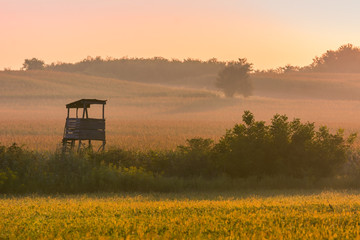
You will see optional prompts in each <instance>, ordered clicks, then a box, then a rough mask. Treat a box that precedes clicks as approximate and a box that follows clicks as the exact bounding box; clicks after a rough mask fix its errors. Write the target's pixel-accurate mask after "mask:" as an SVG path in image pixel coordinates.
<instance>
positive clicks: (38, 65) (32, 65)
mask: <svg viewBox="0 0 360 240" xmlns="http://www.w3.org/2000/svg"><path fill="white" fill-rule="evenodd" d="M44 64H45V62H44V61H43V60H39V59H37V58H33V59H25V61H24V63H23V68H24V69H25V70H41V69H44Z"/></svg>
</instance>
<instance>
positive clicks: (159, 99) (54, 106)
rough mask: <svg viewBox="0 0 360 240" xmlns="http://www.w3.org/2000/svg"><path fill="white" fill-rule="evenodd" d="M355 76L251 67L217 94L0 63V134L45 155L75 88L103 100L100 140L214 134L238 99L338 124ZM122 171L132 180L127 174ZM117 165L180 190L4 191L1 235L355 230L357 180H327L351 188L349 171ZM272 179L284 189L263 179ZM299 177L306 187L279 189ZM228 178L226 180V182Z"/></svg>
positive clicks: (259, 112)
mask: <svg viewBox="0 0 360 240" xmlns="http://www.w3.org/2000/svg"><path fill="white" fill-rule="evenodd" d="M359 79H360V75H359V74H331V75H329V74H315V73H314V74H310V75H309V74H305V73H301V74H300V73H299V74H290V75H281V76H278V75H273V76H271V75H266V76H264V75H261V74H258V75H255V76H254V88H255V91H254V96H251V97H250V98H246V99H244V98H242V97H236V98H234V99H227V98H224V97H223V96H222V94H221V93H220V92H218V91H216V90H214V89H213V88H196V89H194V88H187V87H186V86H180V87H175V86H166V85H156V84H145V83H135V82H130V81H125V80H119V79H114V78H104V77H99V76H89V75H84V74H78V73H63V72H62V73H60V72H48V71H27V72H24V71H10V72H0V83H1V86H2V87H1V88H0V99H1V101H0V113H1V114H0V145H5V146H10V145H11V144H12V143H14V142H16V143H17V144H19V145H23V144H24V145H25V148H27V149H30V150H34V151H35V152H36V154H35V156H39V158H40V159H41V158H42V156H43V155H38V154H37V153H41V154H44V156H47V155H46V154H47V153H46V152H50V156H51V154H52V153H53V152H54V151H55V150H56V149H57V148H58V147H59V144H60V142H61V139H62V133H63V127H64V123H65V117H66V109H65V104H67V103H69V102H72V101H75V100H78V99H80V98H99V99H107V100H108V103H107V105H106V109H105V114H106V128H107V129H106V138H107V149H114V148H120V149H129V150H132V151H148V150H173V149H176V147H177V146H178V145H182V144H185V143H186V140H187V139H191V138H194V137H202V138H210V139H213V140H215V142H218V140H219V139H220V138H221V136H223V135H224V134H225V132H226V129H231V128H233V127H234V125H235V124H236V123H239V122H240V121H241V116H242V114H243V112H244V110H250V111H252V112H253V113H254V115H255V117H256V120H264V121H266V122H267V123H269V121H270V119H271V118H272V116H273V115H274V114H276V113H280V114H286V115H287V116H288V117H289V119H290V120H292V119H293V118H295V117H298V118H300V119H301V120H302V121H305V122H306V121H309V122H315V124H316V126H320V125H323V124H326V125H327V126H329V127H330V129H331V131H332V132H335V131H336V129H337V128H344V129H345V135H347V134H349V133H351V132H358V131H359V130H360V114H358V112H359V111H360V104H359V101H358V100H359V98H358V96H357V94H356V93H357V92H358V90H360V87H359V86H358V84H357V81H358V80H359ZM324 86H327V87H325V88H324ZM89 111H90V116H95V115H91V114H93V111H94V114H97V110H96V109H90V110H89ZM357 141H358V142H357V146H358V145H359V140H357ZM29 156H30V155H29ZM70 160H71V159H70ZM70 160H69V161H70ZM27 161H31V159H27ZM20 162H21V161H20ZM70 162H71V161H70ZM25 163H26V162H25ZM70 165H71V164H70ZM83 165H84V164H82V162H79V166H83ZM49 166H50V165H49ZM35 167H36V166H35ZM24 169H27V168H26V166H24ZM70 169H71V168H70ZM79 169H80V172H81V173H83V172H82V168H79ZM95 170H96V169H95ZM64 171H67V168H65V169H64ZM126 171H128V170H126ZM130 171H131V170H130ZM110 172H111V171H110ZM31 173H32V171H30V175H31ZM90 173H91V172H90ZM90 173H89V174H90ZM94 173H96V174H98V175H99V176H98V175H96V174H95V175H94V176H91V177H93V178H94V179H95V178H97V177H105V178H104V179H106V177H107V176H103V175H104V174H103V173H106V171H104V172H102V171H99V172H96V171H94ZM102 174H103V175H102ZM132 174H134V175H135V177H139V179H140V180H141V181H139V182H136V181H134V182H132V181H133V177H134V176H133V175H132ZM105 175H106V174H105ZM119 177H121V178H122V179H125V180H126V181H127V182H126V181H125V182H126V183H125V185H126V184H128V185H129V189H133V188H132V187H134V186H133V184H135V183H136V184H138V185H136V187H138V188H135V189H139V190H138V191H141V190H143V189H146V187H147V186H145V185H146V184H145V183H147V184H149V183H151V184H153V185H152V186H153V187H154V186H155V187H154V188H153V189H157V188H161V187H162V188H164V189H165V190H164V191H165V192H172V191H171V189H172V188H174V186H175V188H178V189H180V191H179V193H143V192H142V193H134V192H132V193H118V194H115V193H94V194H87V195H86V194H84V195H81V194H78V195H19V196H17V195H4V194H3V195H0V239H41V238H43V239H44V238H65V239H79V238H82V239H84V238H90V239H92V238H100V239H113V238H120V239H151V238H154V239H169V238H175V239H183V238H192V239H194V238H195V239H197V238H198V239H239V238H240V239H245V238H252V239H265V238H266V239H356V238H359V228H360V227H359V222H360V219H359V214H358V213H359V211H360V201H359V199H360V198H359V197H360V192H359V191H357V190H354V191H350V190H343V191H340V190H339V191H335V190H331V189H344V186H345V188H346V186H352V187H353V188H355V189H356V188H357V187H358V184H357V182H358V181H357V180H356V179H357V178H354V179H352V180H355V181H353V182H352V183H351V184H349V183H348V182H346V181H347V179H336V178H335V179H330V180H324V182H321V181H320V182H316V184H315V183H314V179H307V180H306V181H300V182H299V180H297V179H295V180H294V179H292V180H289V179H286V180H284V179H283V178H280V179H272V178H264V179H263V180H262V181H259V179H256V178H253V179H250V180H246V179H245V180H241V181H232V180H229V179H228V178H225V179H221V178H219V179H215V180H213V181H208V180H206V179H195V180H194V179H188V181H183V180H181V179H166V178H164V179H163V178H157V177H154V176H153V175H148V173H144V172H135V173H131V172H130V174H129V172H119ZM59 179H61V178H59ZM89 179H90V180H91V179H92V178H90V177H89ZM100 179H101V178H100ZM115 179H116V178H115ZM135 179H136V178H135ZM15 180H16V179H15ZM67 180H68V182H62V183H63V185H62V186H63V187H64V189H65V188H66V189H68V184H69V183H71V182H73V181H72V178H69V179H67ZM61 181H62V180H60V182H61ZM247 181H249V182H247ZM304 182H305V183H306V184H305V185H306V186H305V185H304ZM44 183H49V184H50V182H46V181H45V182H44ZM353 183H355V184H353ZM282 184H284V185H282ZM352 184H353V185H352ZM45 185H46V184H45ZM50 185H51V184H50ZM108 185H109V184H108V183H106V182H102V183H101V184H99V185H96V186H97V187H100V188H102V187H106V186H108ZM125 185H124V186H125ZM158 185H159V186H158ZM280 185H282V187H281V189H282V190H267V189H276V187H278V186H280ZM89 186H93V185H91V184H89ZM126 186H127V185H126ZM299 186H303V188H305V189H308V190H288V189H294V188H297V189H300V188H299ZM199 189H207V191H200V192H198V190H199ZM226 189H228V190H229V192H224V191H226ZM309 189H310V190H309ZM313 189H329V190H328V191H323V190H313ZM230 190H231V191H230ZM96 191H98V190H96ZM96 191H95V192H96ZM160 191H162V190H160ZM25 192H26V191H25ZM49 192H51V191H49ZM85 192H86V191H85ZM92 192H94V191H92ZM120 192H121V191H120ZM144 192H146V191H144ZM330 206H331V207H330Z"/></svg>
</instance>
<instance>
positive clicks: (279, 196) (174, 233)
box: [0, 191, 360, 239]
mask: <svg viewBox="0 0 360 240" xmlns="http://www.w3.org/2000/svg"><path fill="white" fill-rule="evenodd" d="M359 199H360V192H359V191H352V192H336V191H326V192H316V191H315V192H314V191H261V192H256V191H245V192H227V193H214V192H213V193H186V194H185V193H184V194H145V195H140V194H130V195H114V194H103V195H101V194H100V195H70V196H69V195H68V196H28V197H8V196H1V198H0V238H1V239H29V238H30V239H42V238H64V239H80V238H81V239H84V238H89V239H93V238H96V239H98V238H101V239H109V238H110V239H113V238H117V239H118V238H119V239H172V238H175V239H189V238H191V239H248V238H250V239H358V238H359V237H360V224H359V223H360V200H359ZM329 204H330V205H331V206H330V205H329Z"/></svg>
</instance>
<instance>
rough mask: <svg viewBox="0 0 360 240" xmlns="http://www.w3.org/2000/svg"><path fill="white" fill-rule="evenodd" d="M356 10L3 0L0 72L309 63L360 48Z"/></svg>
mask: <svg viewBox="0 0 360 240" xmlns="http://www.w3.org/2000/svg"><path fill="white" fill-rule="evenodd" d="M359 9H360V1H355V0H352V1H350V0H343V1H338V0H337V1H335V0H292V1H289V0H272V1H269V0H178V1H172V0H101V1H100V0H71V1H70V0H0V31H1V35H0V70H2V69H4V68H11V69H19V68H20V67H21V66H22V63H23V62H24V59H26V58H32V57H36V58H39V59H42V60H44V61H45V62H46V63H51V62H57V61H60V62H77V61H80V60H82V59H84V58H86V57H87V56H93V57H95V56H101V57H103V58H106V57H114V58H120V57H124V56H128V57H154V56H162V57H165V58H169V59H171V58H177V59H184V58H189V57H190V58H197V59H202V60H208V59H210V58H213V57H215V58H218V59H219V60H236V59H237V58H239V57H240V58H244V57H246V58H247V59H248V60H249V62H252V63H253V64H254V67H255V68H256V69H268V68H273V67H278V66H284V65H286V64H292V65H299V66H304V65H308V64H310V63H311V62H312V59H313V58H314V57H315V56H320V55H321V54H322V53H324V52H325V51H326V50H329V49H337V48H338V47H339V46H341V45H343V44H346V43H352V44H354V45H355V46H359V45H360V31H359V29H360V14H359Z"/></svg>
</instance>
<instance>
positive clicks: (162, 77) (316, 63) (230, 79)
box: [23, 44, 360, 97]
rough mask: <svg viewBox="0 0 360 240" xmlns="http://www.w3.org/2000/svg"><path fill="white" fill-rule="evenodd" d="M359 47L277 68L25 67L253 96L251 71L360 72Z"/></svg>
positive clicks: (123, 63) (150, 63)
mask: <svg viewBox="0 0 360 240" xmlns="http://www.w3.org/2000/svg"><path fill="white" fill-rule="evenodd" d="M359 65H360V48H358V47H355V46H353V45H351V44H346V45H343V46H341V47H340V48H339V49H337V50H335V51H334V50H328V51H327V52H326V53H324V54H322V55H321V56H320V57H315V58H314V59H313V62H312V63H311V64H310V65H308V66H304V67H299V66H292V65H286V66H284V67H279V68H275V69H268V70H262V71H260V70H254V69H253V64H251V63H249V62H248V61H247V60H246V58H239V59H238V60H237V61H228V62H225V61H218V60H217V59H216V58H212V59H209V60H208V61H201V60H197V59H184V60H178V59H172V60H168V59H165V58H162V57H154V58H127V57H124V58H120V59H115V58H107V59H102V58H101V57H96V58H92V57H87V58H86V59H84V60H82V61H80V62H77V63H61V62H59V63H51V64H49V65H46V64H45V62H44V61H42V60H39V59H37V58H32V59H25V61H24V64H23V69H25V70H49V71H60V72H76V73H83V74H89V75H95V76H102V77H112V78H118V79H122V80H128V81H137V82H145V83H161V84H172V83H173V84H174V83H176V84H178V85H182V82H185V83H184V85H186V84H188V82H186V81H189V79H191V81H200V80H199V79H201V78H205V79H206V80H205V82H201V83H200V85H203V87H212V86H215V87H217V88H218V89H220V90H221V91H223V92H224V95H225V96H226V97H233V96H234V95H243V96H244V97H248V96H251V94H252V90H253V84H252V82H251V74H252V73H255V74H256V73H265V74H266V73H272V74H273V73H275V74H287V73H293V72H337V73H359V72H360V68H359V67H358V66H359Z"/></svg>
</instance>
